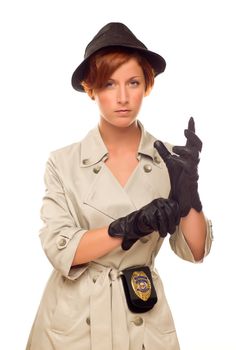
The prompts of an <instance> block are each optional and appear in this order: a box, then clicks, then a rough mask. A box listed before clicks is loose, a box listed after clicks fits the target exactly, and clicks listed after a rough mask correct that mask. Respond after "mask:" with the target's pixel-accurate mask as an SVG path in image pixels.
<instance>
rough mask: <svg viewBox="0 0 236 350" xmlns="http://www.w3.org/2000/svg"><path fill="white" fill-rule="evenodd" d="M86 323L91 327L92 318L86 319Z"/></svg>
mask: <svg viewBox="0 0 236 350" xmlns="http://www.w3.org/2000/svg"><path fill="white" fill-rule="evenodd" d="M86 323H87V325H88V326H90V318H89V317H87V318H86Z"/></svg>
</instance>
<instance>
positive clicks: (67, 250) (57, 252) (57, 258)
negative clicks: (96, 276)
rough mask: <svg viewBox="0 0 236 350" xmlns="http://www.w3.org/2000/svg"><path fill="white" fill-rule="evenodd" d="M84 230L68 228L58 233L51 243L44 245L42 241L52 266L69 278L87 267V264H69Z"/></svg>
mask: <svg viewBox="0 0 236 350" xmlns="http://www.w3.org/2000/svg"><path fill="white" fill-rule="evenodd" d="M85 232H87V230H83V229H79V230H78V228H77V229H75V228H70V229H67V230H63V232H62V233H60V234H58V235H57V237H56V238H55V240H54V242H51V244H49V245H48V244H46V245H45V246H44V244H43V243H42V244H43V248H44V251H45V253H46V255H47V257H48V259H49V261H50V262H51V263H52V265H53V267H54V268H55V269H56V270H57V271H59V272H60V273H61V274H62V275H63V276H64V277H66V278H68V279H70V280H75V279H77V278H78V277H80V275H81V274H82V273H83V272H84V271H85V270H86V269H87V265H88V264H83V265H78V266H71V265H72V262H73V259H74V256H75V253H76V250H77V247H78V245H79V242H80V240H81V238H82V237H83V235H84V234H85ZM41 238H42V237H41ZM46 247H47V248H46Z"/></svg>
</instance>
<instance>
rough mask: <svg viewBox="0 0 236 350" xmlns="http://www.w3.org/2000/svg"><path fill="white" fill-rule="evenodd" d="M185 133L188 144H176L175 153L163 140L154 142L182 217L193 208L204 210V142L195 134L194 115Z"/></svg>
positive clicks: (170, 196)
mask: <svg viewBox="0 0 236 350" xmlns="http://www.w3.org/2000/svg"><path fill="white" fill-rule="evenodd" d="M184 134H185V137H186V138H187V141H186V145H185V146H174V147H173V152H174V153H175V154H171V153H170V152H169V151H168V149H167V148H166V147H165V145H164V144H163V143H162V142H161V141H159V140H157V141H155V142H154V147H155V148H156V149H157V151H158V152H159V154H160V156H161V157H162V158H163V160H164V162H165V164H166V166H167V169H168V172H169V176H170V183H171V192H170V195H169V198H172V199H174V200H175V201H177V202H178V204H179V207H180V216H181V217H184V216H186V215H187V214H188V213H189V211H190V209H191V208H194V209H195V210H196V211H198V212H200V211H201V210H202V204H201V201H200V198H199V193H198V178H199V176H198V163H199V153H200V152H201V149H202V142H201V140H200V139H199V137H198V136H197V135H196V134H195V125H194V119H193V118H192V117H191V118H190V119H189V122H188V128H187V129H185V131H184Z"/></svg>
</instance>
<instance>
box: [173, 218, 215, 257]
mask: <svg viewBox="0 0 236 350" xmlns="http://www.w3.org/2000/svg"><path fill="white" fill-rule="evenodd" d="M206 226H207V233H206V239H205V251H204V256H203V258H202V259H201V260H195V259H194V256H193V254H192V251H191V249H190V247H189V245H188V243H187V242H186V240H185V237H184V234H183V232H182V231H181V229H180V226H179V227H178V229H177V231H176V232H175V233H174V234H173V235H172V236H170V239H169V241H170V246H171V248H172V250H173V251H174V252H175V254H177V255H178V256H179V257H180V258H182V259H184V260H187V261H190V262H193V263H200V262H203V259H204V258H205V257H206V256H207V255H208V254H209V252H210V250H211V245H212V241H213V233H212V223H211V220H208V219H206Z"/></svg>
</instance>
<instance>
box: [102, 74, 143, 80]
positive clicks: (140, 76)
mask: <svg viewBox="0 0 236 350" xmlns="http://www.w3.org/2000/svg"><path fill="white" fill-rule="evenodd" d="M137 78H143V76H142V75H134V76H131V77H130V78H128V79H127V80H126V81H129V80H132V79H137ZM108 80H114V81H115V80H116V79H114V78H109V79H108Z"/></svg>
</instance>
